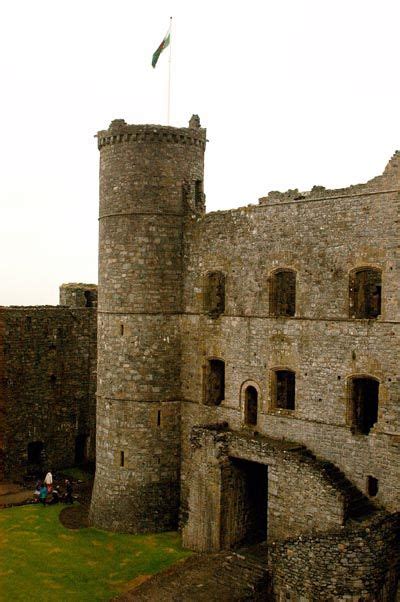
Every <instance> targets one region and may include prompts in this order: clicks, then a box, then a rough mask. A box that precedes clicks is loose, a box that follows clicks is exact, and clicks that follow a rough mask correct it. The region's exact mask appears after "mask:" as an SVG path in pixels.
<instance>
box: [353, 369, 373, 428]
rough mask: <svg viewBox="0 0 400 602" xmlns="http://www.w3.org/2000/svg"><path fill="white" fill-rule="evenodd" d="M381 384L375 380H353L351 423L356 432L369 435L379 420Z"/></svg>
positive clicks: (362, 378)
mask: <svg viewBox="0 0 400 602" xmlns="http://www.w3.org/2000/svg"><path fill="white" fill-rule="evenodd" d="M378 398H379V382H378V381H377V380H375V379H374V378H368V377H359V378H352V379H351V383H350V403H351V422H352V427H353V428H354V430H355V432H357V433H361V434H362V435H368V433H369V432H370V430H371V428H372V427H373V426H374V424H375V423H376V422H377V420H378Z"/></svg>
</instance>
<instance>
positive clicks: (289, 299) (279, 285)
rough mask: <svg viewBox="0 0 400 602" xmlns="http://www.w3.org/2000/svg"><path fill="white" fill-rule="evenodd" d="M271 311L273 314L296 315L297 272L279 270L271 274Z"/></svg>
mask: <svg viewBox="0 0 400 602" xmlns="http://www.w3.org/2000/svg"><path fill="white" fill-rule="evenodd" d="M269 303H270V313H271V315H273V316H286V317H290V316H294V315H295V312H296V273H295V272H293V270H278V271H276V272H274V273H273V274H272V276H271V282H270V297H269Z"/></svg>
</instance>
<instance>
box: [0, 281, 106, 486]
mask: <svg viewBox="0 0 400 602" xmlns="http://www.w3.org/2000/svg"><path fill="white" fill-rule="evenodd" d="M75 286H76V285H75ZM84 286H85V287H89V288H90V287H91V290H95V288H96V287H93V286H91V285H84ZM70 302H71V303H72V305H70V306H69V307H51V306H44V307H0V408H1V410H0V449H2V450H3V455H4V460H3V461H4V466H3V471H4V473H5V475H6V476H7V477H9V478H10V477H14V478H16V477H20V476H22V475H23V474H25V473H26V472H29V471H30V470H35V469H37V470H40V469H42V470H47V469H48V468H51V469H53V470H55V469H57V468H60V467H65V466H71V465H73V464H74V463H75V461H76V447H77V443H78V441H79V438H80V440H81V444H82V450H81V453H82V455H84V456H85V459H87V460H88V461H94V455H95V403H96V402H95V385H96V321H97V317H96V310H95V309H92V308H85V307H80V304H79V303H77V304H76V303H74V302H73V301H72V300H71V299H70ZM35 442H37V443H39V442H40V443H41V444H42V445H43V451H42V454H40V455H41V461H40V462H36V461H32V458H31V459H30V458H29V457H28V456H29V453H28V446H29V445H30V444H32V443H35ZM78 447H79V443H78ZM33 460H35V459H34V458H33Z"/></svg>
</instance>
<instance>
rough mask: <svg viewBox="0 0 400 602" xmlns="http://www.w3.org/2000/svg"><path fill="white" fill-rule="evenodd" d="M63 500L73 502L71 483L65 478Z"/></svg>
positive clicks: (67, 502)
mask: <svg viewBox="0 0 400 602" xmlns="http://www.w3.org/2000/svg"><path fill="white" fill-rule="evenodd" d="M64 502H65V503H66V504H73V503H74V499H73V497H72V483H71V481H70V480H69V479H65V495H64Z"/></svg>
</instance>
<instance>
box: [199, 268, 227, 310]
mask: <svg viewBox="0 0 400 602" xmlns="http://www.w3.org/2000/svg"><path fill="white" fill-rule="evenodd" d="M204 311H205V312H206V313H208V315H209V316H210V317H212V318H218V316H219V315H221V314H222V313H223V312H224V311H225V274H224V273H223V272H208V274H206V275H205V281H204Z"/></svg>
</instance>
